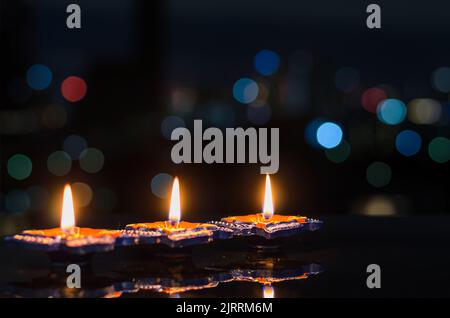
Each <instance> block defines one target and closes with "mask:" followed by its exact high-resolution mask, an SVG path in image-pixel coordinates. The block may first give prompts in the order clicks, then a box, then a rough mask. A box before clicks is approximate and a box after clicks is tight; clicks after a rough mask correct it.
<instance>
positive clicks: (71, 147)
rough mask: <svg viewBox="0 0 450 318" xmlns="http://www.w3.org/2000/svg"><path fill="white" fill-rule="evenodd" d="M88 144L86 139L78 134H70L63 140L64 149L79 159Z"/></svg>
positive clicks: (72, 156)
mask: <svg viewBox="0 0 450 318" xmlns="http://www.w3.org/2000/svg"><path fill="white" fill-rule="evenodd" d="M87 146H88V143H87V141H86V139H84V138H83V137H81V136H78V135H70V136H68V137H67V138H66V139H64V142H63V150H64V151H65V152H66V153H67V154H68V155H69V156H70V157H71V158H72V160H77V159H78V157H79V156H80V154H81V152H83V150H85V149H86V148H87Z"/></svg>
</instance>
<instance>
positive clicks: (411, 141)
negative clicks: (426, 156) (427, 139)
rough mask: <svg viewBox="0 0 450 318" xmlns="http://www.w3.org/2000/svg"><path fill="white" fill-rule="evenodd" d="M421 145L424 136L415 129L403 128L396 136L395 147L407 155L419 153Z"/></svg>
mask: <svg viewBox="0 0 450 318" xmlns="http://www.w3.org/2000/svg"><path fill="white" fill-rule="evenodd" d="M421 146H422V138H421V137H420V135H419V134H418V133H416V132H415V131H413V130H403V131H402V132H400V133H399V134H398V135H397V137H396V138H395V147H396V148H397V150H398V152H400V153H401V154H402V155H404V156H406V157H409V156H413V155H415V154H417V153H418V152H419V151H420V147H421Z"/></svg>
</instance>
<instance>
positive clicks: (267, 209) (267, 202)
mask: <svg viewBox="0 0 450 318" xmlns="http://www.w3.org/2000/svg"><path fill="white" fill-rule="evenodd" d="M262 215H263V217H264V220H266V221H269V220H270V219H271V218H272V216H273V200H272V187H271V186H270V177H269V175H268V174H266V191H265V194H264V206H263V212H262Z"/></svg>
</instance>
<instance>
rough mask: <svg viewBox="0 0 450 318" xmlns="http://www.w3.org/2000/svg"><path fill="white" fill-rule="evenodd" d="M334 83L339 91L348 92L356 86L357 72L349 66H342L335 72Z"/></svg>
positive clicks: (357, 81) (357, 82) (357, 80)
mask: <svg viewBox="0 0 450 318" xmlns="http://www.w3.org/2000/svg"><path fill="white" fill-rule="evenodd" d="M334 83H335V84H336V87H337V89H338V90H340V91H341V92H344V93H350V92H351V91H353V90H355V89H356V87H358V84H359V72H358V71H357V70H355V69H354V68H351V67H342V68H340V69H339V70H338V71H337V72H336V74H335V76H334Z"/></svg>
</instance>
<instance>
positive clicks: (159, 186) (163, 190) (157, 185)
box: [151, 173, 173, 199]
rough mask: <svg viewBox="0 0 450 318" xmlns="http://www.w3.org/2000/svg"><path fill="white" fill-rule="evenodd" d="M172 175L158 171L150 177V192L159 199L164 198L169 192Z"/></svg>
mask: <svg viewBox="0 0 450 318" xmlns="http://www.w3.org/2000/svg"><path fill="white" fill-rule="evenodd" d="M172 182H173V177H172V176H171V175H170V174H167V173H158V174H157V175H155V176H154V177H153V178H152V183H151V188H152V193H153V194H154V195H156V196H157V197H159V198H161V199H166V198H167V197H168V195H169V193H170V189H171V186H172Z"/></svg>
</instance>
